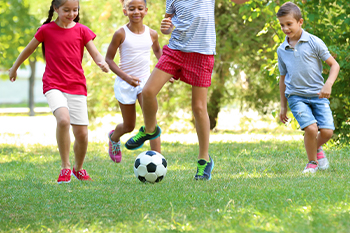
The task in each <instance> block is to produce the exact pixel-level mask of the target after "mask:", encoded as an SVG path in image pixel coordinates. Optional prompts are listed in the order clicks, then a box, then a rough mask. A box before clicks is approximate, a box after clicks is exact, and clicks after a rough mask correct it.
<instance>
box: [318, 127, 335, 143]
mask: <svg viewBox="0 0 350 233" xmlns="http://www.w3.org/2000/svg"><path fill="white" fill-rule="evenodd" d="M332 136H333V130H332V129H320V132H319V133H318V135H317V148H319V147H320V146H322V145H323V144H325V143H326V142H328V141H329V139H331V138H332Z"/></svg>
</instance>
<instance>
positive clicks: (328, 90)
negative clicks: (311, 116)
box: [317, 82, 332, 99]
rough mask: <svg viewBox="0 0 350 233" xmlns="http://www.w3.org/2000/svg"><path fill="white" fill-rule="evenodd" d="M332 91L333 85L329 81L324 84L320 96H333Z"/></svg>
mask: <svg viewBox="0 0 350 233" xmlns="http://www.w3.org/2000/svg"><path fill="white" fill-rule="evenodd" d="M331 92H332V85H330V84H328V83H327V82H326V83H325V84H324V85H323V87H322V89H321V91H320V92H319V93H317V94H318V98H320V99H321V98H327V99H328V98H329V97H330V96H331Z"/></svg>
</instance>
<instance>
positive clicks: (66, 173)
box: [56, 169, 69, 176]
mask: <svg viewBox="0 0 350 233" xmlns="http://www.w3.org/2000/svg"><path fill="white" fill-rule="evenodd" d="M68 173H69V169H63V170H61V176H67V175H68ZM56 174H57V173H56Z"/></svg>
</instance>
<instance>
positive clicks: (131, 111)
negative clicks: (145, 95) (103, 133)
mask: <svg viewBox="0 0 350 233" xmlns="http://www.w3.org/2000/svg"><path fill="white" fill-rule="evenodd" d="M119 107H120V111H121V112H122V117H123V123H120V124H118V125H117V126H116V127H115V130H114V133H113V134H112V135H111V139H112V140H113V141H114V142H119V140H120V137H121V136H123V135H124V134H126V133H130V132H131V131H133V130H134V128H135V122H136V110H135V104H122V103H120V102H119Z"/></svg>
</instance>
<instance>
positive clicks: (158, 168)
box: [134, 150, 168, 183]
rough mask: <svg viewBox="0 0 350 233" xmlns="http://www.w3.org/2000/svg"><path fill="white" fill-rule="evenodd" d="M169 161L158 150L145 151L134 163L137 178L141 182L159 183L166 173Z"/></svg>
mask: <svg viewBox="0 0 350 233" xmlns="http://www.w3.org/2000/svg"><path fill="white" fill-rule="evenodd" d="M167 166H168V163H167V161H166V159H165V158H164V156H163V155H161V154H160V153H158V152H156V151H152V150H149V151H145V152H142V153H141V154H139V155H138V156H137V158H136V159H135V163H134V172H135V176H136V178H138V179H139V180H140V181H141V182H150V183H157V182H160V181H161V180H162V179H163V178H164V177H165V175H166V172H167Z"/></svg>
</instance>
